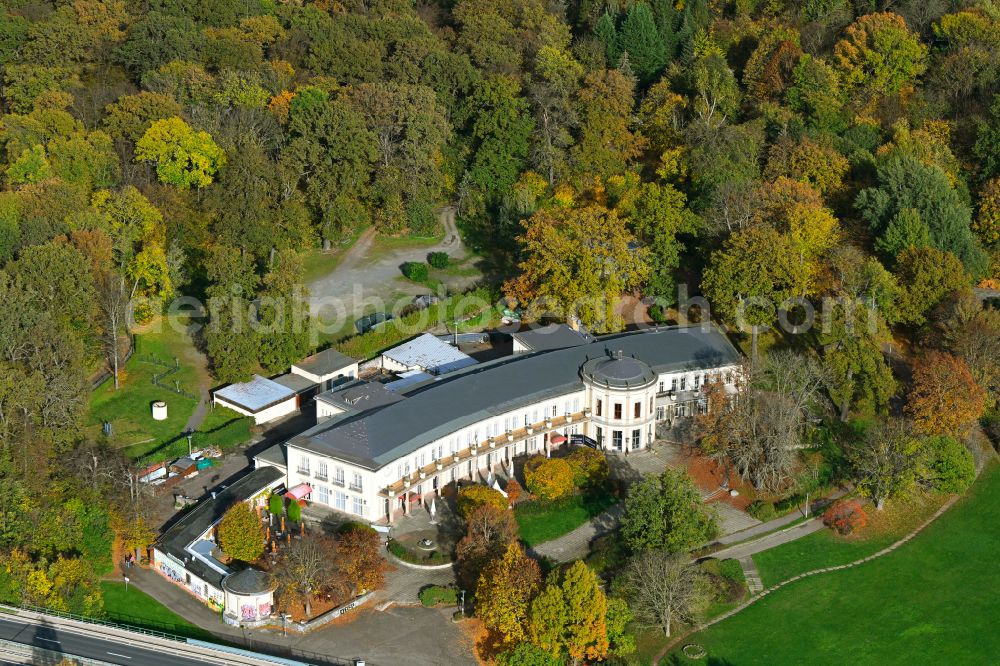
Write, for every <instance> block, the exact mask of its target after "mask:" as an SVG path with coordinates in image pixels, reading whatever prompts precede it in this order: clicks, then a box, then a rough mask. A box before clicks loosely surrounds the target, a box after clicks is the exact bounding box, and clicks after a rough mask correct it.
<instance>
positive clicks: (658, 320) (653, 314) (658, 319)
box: [647, 304, 667, 324]
mask: <svg viewBox="0 0 1000 666" xmlns="http://www.w3.org/2000/svg"><path fill="white" fill-rule="evenodd" d="M647 312H649V318H650V319H652V320H653V323H654V324H665V323H667V313H666V312H664V311H663V308H662V307H660V306H659V305H656V304H653V305H650V306H649V310H648V311H647Z"/></svg>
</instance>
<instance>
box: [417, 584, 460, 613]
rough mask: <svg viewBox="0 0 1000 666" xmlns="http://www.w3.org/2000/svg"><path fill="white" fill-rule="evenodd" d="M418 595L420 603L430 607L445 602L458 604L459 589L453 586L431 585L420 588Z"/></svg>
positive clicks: (447, 604) (451, 604) (446, 604)
mask: <svg viewBox="0 0 1000 666" xmlns="http://www.w3.org/2000/svg"><path fill="white" fill-rule="evenodd" d="M417 596H418V597H420V603H421V604H423V605H424V606H426V607H428V608H430V607H431V606H437V605H438V604H444V605H445V606H456V605H458V590H456V589H455V588H453V587H442V586H440V585H430V586H428V587H425V588H424V589H422V590H420V593H419V594H418V595H417Z"/></svg>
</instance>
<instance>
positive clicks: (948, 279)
mask: <svg viewBox="0 0 1000 666" xmlns="http://www.w3.org/2000/svg"><path fill="white" fill-rule="evenodd" d="M893 274H894V275H895V277H896V279H897V280H898V282H899V287H900V291H899V297H898V299H897V302H896V309H897V313H898V315H897V316H898V319H899V321H901V322H903V323H906V324H912V325H914V326H919V325H921V324H923V323H924V322H926V321H927V313H928V312H930V311H931V310H932V309H933V308H934V307H935V306H937V305H938V303H940V302H941V301H942V300H943V299H944V298H945V296H947V295H949V294H951V293H953V292H956V291H964V290H966V289H968V288H969V276H968V275H967V274H966V273H965V270H964V269H963V268H962V264H961V262H960V261H959V260H958V258H957V257H956V256H955V255H953V254H952V253H950V252H942V251H941V250H936V249H934V248H932V247H922V248H921V247H911V248H907V249H906V250H903V252H902V253H901V254H900V255H899V257H898V258H897V260H896V268H895V271H894V273H893Z"/></svg>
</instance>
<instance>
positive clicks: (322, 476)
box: [313, 472, 327, 481]
mask: <svg viewBox="0 0 1000 666" xmlns="http://www.w3.org/2000/svg"><path fill="white" fill-rule="evenodd" d="M313 478H314V479H316V480H317V481H326V480H327V478H326V474H320V473H319V472H316V473H315V474H313Z"/></svg>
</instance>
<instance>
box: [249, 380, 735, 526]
mask: <svg viewBox="0 0 1000 666" xmlns="http://www.w3.org/2000/svg"><path fill="white" fill-rule="evenodd" d="M646 369H647V370H648V366H646ZM735 369H736V366H735V365H728V366H722V367H718V368H711V369H708V370H697V371H690V372H687V371H683V372H669V373H662V374H655V373H654V374H652V375H650V376H647V377H646V378H645V380H644V381H643V382H641V383H640V384H639V385H636V386H630V387H628V388H621V387H615V386H609V385H607V384H602V383H600V382H595V381H592V380H589V379H588V378H587V377H584V382H583V384H584V385H583V388H582V389H577V390H571V391H567V392H566V393H564V394H561V395H557V396H553V397H548V398H546V399H544V400H540V401H538V402H537V403H534V404H531V405H529V406H526V407H519V408H517V409H512V410H510V411H508V412H505V413H500V414H497V415H491V416H490V417H488V418H484V419H482V420H480V421H478V422H476V423H474V424H471V425H468V426H465V427H463V428H460V429H458V430H455V431H454V432H451V433H449V434H448V435H446V436H444V437H440V438H438V439H435V440H434V441H432V442H430V443H428V444H426V445H424V446H421V447H420V448H418V449H417V450H415V451H413V452H411V453H408V454H406V455H405V456H401V457H399V458H397V459H395V460H394V461H392V462H390V463H388V464H386V465H383V466H382V467H380V468H379V469H376V470H369V469H365V468H364V467H361V466H359V465H356V464H352V463H351V462H349V461H347V460H340V459H337V458H335V457H332V456H328V455H320V454H318V453H316V452H314V451H310V450H306V449H304V448H297V447H296V446H294V445H292V444H289V446H288V450H287V456H288V481H287V485H288V487H289V488H291V487H294V486H296V485H298V484H300V483H306V484H309V486H310V487H312V489H313V491H312V493H311V495H310V496H309V498H308V499H309V500H310V501H312V502H316V503H319V504H322V505H326V506H329V507H331V508H333V509H336V510H339V511H343V512H345V513H348V514H352V515H355V516H358V517H360V518H364V519H367V520H369V521H376V520H382V519H385V518H389V519H390V520H391V519H392V516H393V514H398V513H399V512H400V511H403V512H408V511H409V509H410V507H411V506H412V505H413V504H415V503H416V502H418V501H428V502H429V498H430V497H431V496H433V495H434V494H435V493H436V492H437V491H438V489H440V488H441V487H443V486H445V485H447V484H449V483H452V482H454V481H456V480H459V479H475V478H477V477H481V478H484V479H485V477H486V476H487V474H488V473H489V472H495V471H498V470H499V469H500V466H503V467H504V469H506V468H507V465H508V464H509V461H510V460H511V458H513V457H515V456H520V455H532V454H543V455H544V454H547V453H548V452H549V451H550V450H551V448H553V446H556V445H554V444H553V443H552V442H551V441H550V440H551V438H552V437H553V436H554V435H557V434H558V435H564V436H568V435H571V434H582V435H587V436H589V437H591V438H593V439H595V440H597V441H598V442H599V443H600V445H601V447H602V448H603V449H604V450H606V451H609V452H622V453H626V452H628V451H634V450H641V449H645V448H646V447H648V446H649V445H650V444H651V443H652V442H653V440H654V438H655V436H656V432H655V430H656V424H657V423H659V422H666V421H672V420H673V419H674V418H678V417H685V416H693V415H695V414H696V413H697V412H698V410H699V409H703V404H704V400H703V397H702V396H701V395H700V392H699V391H697V389H698V388H699V387H700V386H702V385H703V384H704V383H705V382H707V381H708V380H710V379H711V378H713V377H719V378H721V379H722V381H723V382H724V383H726V385H727V389H728V390H729V391H733V390H734V387H733V383H732V382H733V376H734V371H735ZM650 372H651V371H650ZM671 398H673V399H671ZM321 405H322V403H320V402H319V401H317V408H318V409H319V408H320V406H321ZM329 407H330V409H336V408H334V407H332V406H329ZM456 456H458V457H457V458H456ZM259 464H260V463H258V465H259ZM387 496H388V497H387Z"/></svg>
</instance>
